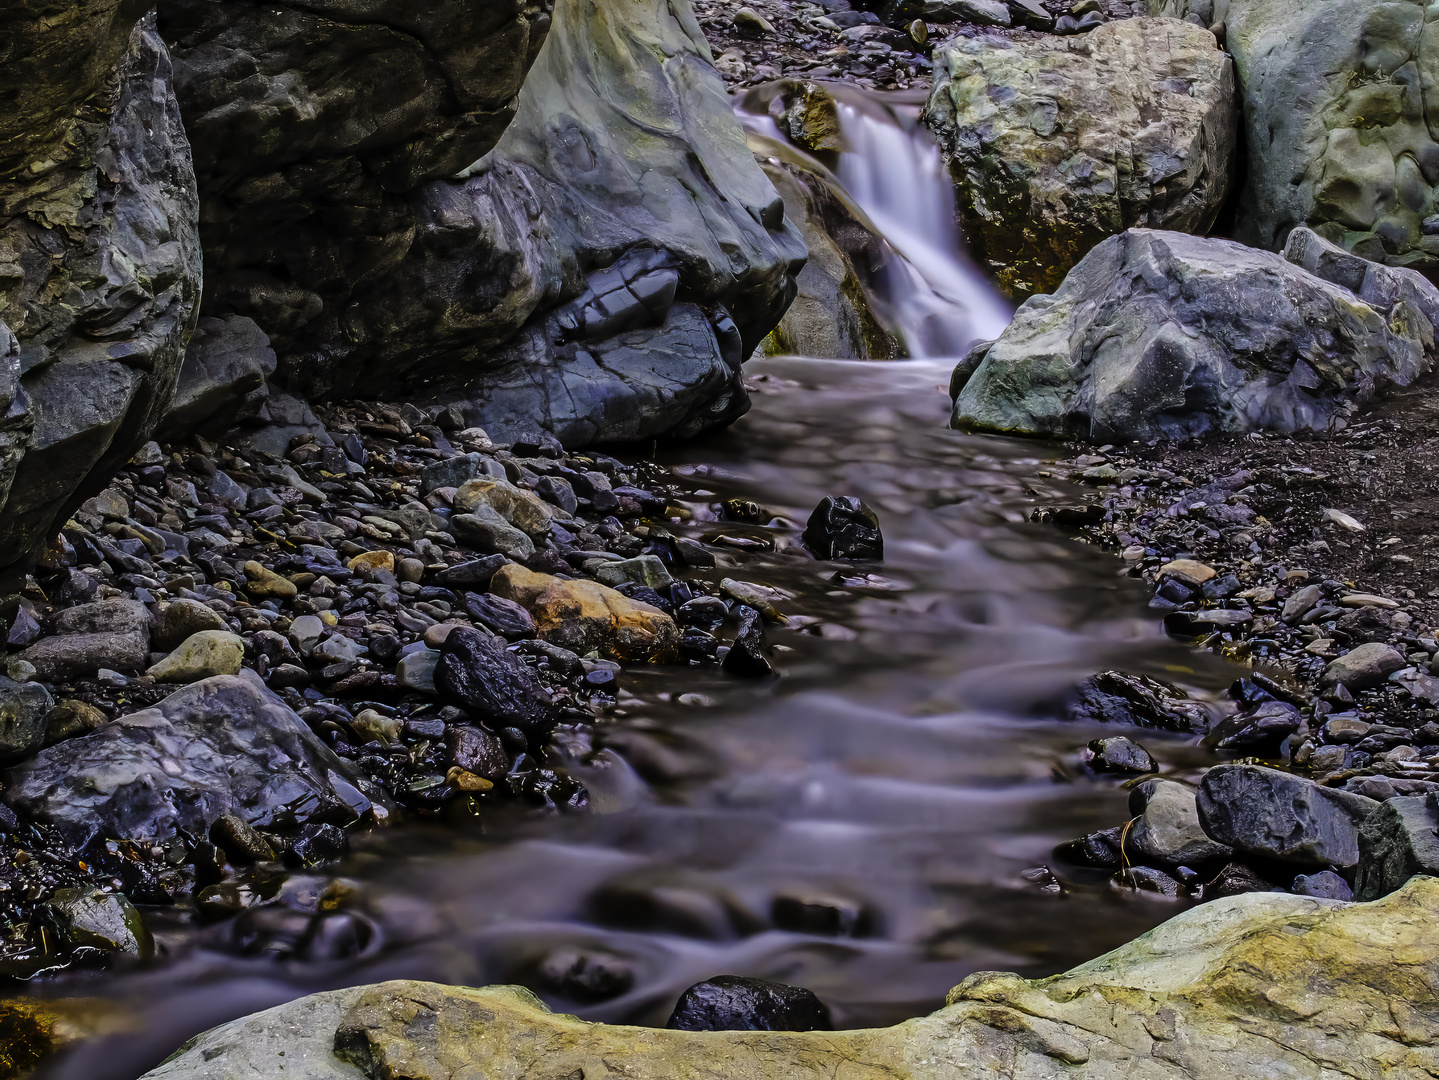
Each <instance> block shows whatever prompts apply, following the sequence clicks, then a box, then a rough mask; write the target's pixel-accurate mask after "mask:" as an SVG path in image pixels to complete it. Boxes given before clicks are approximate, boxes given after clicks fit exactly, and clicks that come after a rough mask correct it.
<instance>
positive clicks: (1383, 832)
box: [1354, 795, 1439, 900]
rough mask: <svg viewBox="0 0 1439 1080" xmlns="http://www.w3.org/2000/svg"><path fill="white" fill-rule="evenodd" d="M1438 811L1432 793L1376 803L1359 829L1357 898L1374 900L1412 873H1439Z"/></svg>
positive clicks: (1401, 882) (1355, 883)
mask: <svg viewBox="0 0 1439 1080" xmlns="http://www.w3.org/2000/svg"><path fill="white" fill-rule="evenodd" d="M1436 828H1439V813H1436V812H1435V809H1434V797H1433V796H1432V795H1431V796H1428V797H1424V796H1418V795H1415V796H1408V797H1400V798H1397V799H1390V800H1388V801H1387V802H1384V803H1382V804H1380V806H1379V808H1378V809H1377V810H1375V811H1374V813H1372V814H1370V815H1369V816H1368V817H1367V818H1366V819H1365V821H1364V824H1363V825H1362V826H1361V827H1360V829H1359V865H1358V866H1357V867H1356V868H1355V871H1354V896H1355V899H1357V900H1377V899H1379V897H1381V896H1387V895H1389V894H1390V893H1391V892H1393V891H1394V890H1395V889H1397V888H1399V887H1400V886H1401V885H1403V884H1404V883H1405V882H1406V881H1408V880H1409V879H1410V878H1411V877H1413V876H1414V875H1415V874H1429V875H1431V876H1439V837H1436V835H1435V830H1436Z"/></svg>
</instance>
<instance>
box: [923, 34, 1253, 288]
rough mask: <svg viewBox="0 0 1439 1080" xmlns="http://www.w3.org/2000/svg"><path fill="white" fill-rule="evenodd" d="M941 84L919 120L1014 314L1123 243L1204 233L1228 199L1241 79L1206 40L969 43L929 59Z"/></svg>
mask: <svg viewBox="0 0 1439 1080" xmlns="http://www.w3.org/2000/svg"><path fill="white" fill-rule="evenodd" d="M934 75H935V77H934V86H933V90H932V91H931V94H930V98H929V103H928V105H927V106H926V108H925V112H924V120H925V123H926V124H928V125H929V127H930V128H931V129H932V130H933V131H934V133H935V136H936V137H937V138H938V140H939V144H940V147H941V148H942V149H943V151H944V154H945V158H946V160H947V161H948V163H949V167H950V172H951V175H952V176H953V178H954V183H955V190H956V194H957V195H958V202H959V212H960V217H961V220H962V222H963V224H964V227H965V233H966V235H967V237H968V238H969V241H970V244H971V248H972V250H973V252H974V254H975V257H976V258H978V259H979V260H980V261H981V262H982V263H984V264H985V265H986V266H988V267H989V269H990V270H991V271H992V272H993V273H994V275H995V278H996V281H997V283H998V285H999V287H1000V288H1001V289H1002V290H1003V291H1004V292H1006V293H1008V294H1009V295H1011V296H1013V297H1015V298H1017V299H1022V298H1024V297H1027V296H1031V295H1033V294H1035V293H1047V292H1050V291H1052V290H1053V289H1054V288H1055V287H1057V286H1058V285H1059V283H1060V281H1061V280H1063V278H1064V275H1065V274H1066V273H1067V272H1068V270H1069V268H1070V267H1072V266H1073V265H1074V264H1075V263H1077V262H1078V261H1079V260H1080V259H1081V258H1083V257H1084V255H1085V253H1086V252H1088V251H1089V250H1090V248H1092V247H1094V245H1095V244H1097V243H1099V242H1100V241H1101V240H1103V239H1105V238H1106V237H1108V236H1112V235H1113V234H1115V233H1118V232H1122V231H1124V230H1125V229H1127V228H1133V227H1137V226H1142V227H1145V228H1152V229H1174V230H1177V231H1181V232H1195V233H1203V232H1205V231H1206V230H1207V229H1208V228H1209V226H1210V225H1211V224H1212V223H1213V221H1214V219H1215V217H1216V216H1217V215H1218V213H1219V210H1220V207H1221V206H1222V205H1223V203H1224V200H1225V198H1226V197H1227V195H1228V193H1229V189H1230V182H1231V175H1232V173H1233V170H1234V160H1233V159H1234V150H1235V145H1236V139H1237V127H1238V116H1237V110H1236V104H1235V87H1234V73H1233V65H1232V64H1231V62H1230V60H1229V57H1228V56H1226V55H1225V54H1224V53H1223V52H1222V51H1221V50H1219V49H1218V48H1217V47H1216V45H1215V41H1214V37H1213V35H1212V34H1210V33H1209V32H1208V31H1207V30H1205V29H1203V28H1202V27H1198V26H1193V25H1190V24H1189V23H1184V22H1176V21H1174V20H1171V19H1150V18H1142V19H1124V20H1118V21H1115V22H1109V23H1105V24H1103V25H1101V26H1100V27H1099V28H1098V29H1096V30H1094V31H1093V32H1091V33H1088V34H1081V35H1075V36H1069V37H1056V36H1051V35H1009V34H1006V33H1002V32H998V31H989V32H983V33H978V34H965V35H961V36H959V37H955V38H952V39H951V40H949V41H947V42H945V43H944V44H943V45H941V46H940V47H939V48H938V49H937V50H936V51H935V73H934Z"/></svg>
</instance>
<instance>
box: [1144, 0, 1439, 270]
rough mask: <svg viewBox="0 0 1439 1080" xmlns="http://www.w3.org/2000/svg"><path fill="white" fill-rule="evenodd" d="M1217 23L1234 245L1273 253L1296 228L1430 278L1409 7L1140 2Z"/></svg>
mask: <svg viewBox="0 0 1439 1080" xmlns="http://www.w3.org/2000/svg"><path fill="white" fill-rule="evenodd" d="M1150 8H1151V10H1152V11H1154V12H1155V13H1163V14H1167V15H1173V16H1177V17H1179V18H1184V17H1186V16H1193V17H1196V18H1198V19H1199V20H1201V21H1203V22H1204V23H1205V24H1206V25H1208V24H1214V23H1222V24H1223V25H1224V28H1225V38H1226V44H1227V47H1228V49H1229V51H1230V53H1231V54H1233V56H1234V64H1235V68H1236V71H1237V73H1238V76H1239V83H1240V96H1241V103H1242V108H1243V113H1244V140H1245V144H1246V147H1247V150H1248V153H1247V162H1248V164H1247V170H1246V176H1245V180H1244V186H1243V188H1242V190H1241V193H1240V205H1239V214H1238V221H1237V224H1236V232H1235V236H1236V238H1238V239H1240V240H1243V241H1244V242H1245V243H1249V244H1256V245H1259V246H1261V247H1267V248H1270V249H1272V250H1276V251H1277V250H1278V249H1279V248H1281V247H1283V245H1284V242H1285V239H1286V238H1287V237H1288V235H1289V232H1290V230H1291V229H1293V228H1295V227H1296V226H1299V225H1308V226H1309V227H1310V228H1313V229H1315V230H1316V231H1318V232H1319V233H1320V234H1321V235H1323V236H1325V237H1326V238H1327V239H1329V240H1333V241H1335V242H1336V243H1338V244H1341V245H1342V246H1343V247H1345V248H1348V249H1349V250H1352V251H1355V252H1357V253H1359V254H1362V255H1364V256H1365V257H1366V258H1370V259H1376V260H1380V261H1383V262H1387V263H1390V264H1391V265H1395V266H1413V267H1415V268H1417V269H1422V270H1426V271H1429V270H1434V269H1439V219H1436V217H1435V215H1436V213H1439V133H1436V131H1435V130H1434V128H1433V126H1432V125H1433V118H1434V113H1433V110H1434V104H1433V101H1432V97H1431V87H1432V86H1433V85H1434V80H1435V77H1436V75H1439V37H1436V36H1435V34H1434V30H1433V15H1432V14H1430V13H1429V11H1428V9H1426V6H1425V5H1424V4H1423V3H1420V2H1417V0H1397V2H1396V0H1150Z"/></svg>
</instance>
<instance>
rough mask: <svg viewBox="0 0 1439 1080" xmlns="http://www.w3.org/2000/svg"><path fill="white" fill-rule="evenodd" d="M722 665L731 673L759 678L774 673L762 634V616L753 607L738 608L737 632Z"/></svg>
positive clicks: (767, 647) (767, 643)
mask: <svg viewBox="0 0 1439 1080" xmlns="http://www.w3.org/2000/svg"><path fill="white" fill-rule="evenodd" d="M723 667H724V669H725V670H726V671H728V672H729V673H730V674H732V675H742V676H744V677H746V678H751V679H761V678H764V677H765V676H766V675H773V674H774V665H773V664H771V663H770V658H769V642H768V641H767V640H766V639H765V635H764V617H763V616H762V615H760V613H759V612H758V611H756V610H755V609H754V608H750V607H746V608H741V609H740V617H739V632H738V633H736V634H735V637H734V643H733V644H732V645H730V649H729V652H728V653H726V654H725V658H724V664H723Z"/></svg>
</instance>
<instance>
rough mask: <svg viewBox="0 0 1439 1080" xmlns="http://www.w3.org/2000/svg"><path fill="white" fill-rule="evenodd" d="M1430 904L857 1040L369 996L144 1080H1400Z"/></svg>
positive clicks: (504, 996)
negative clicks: (614, 1078) (610, 1022)
mask: <svg viewBox="0 0 1439 1080" xmlns="http://www.w3.org/2000/svg"><path fill="white" fill-rule="evenodd" d="M1436 903H1439V881H1436V880H1435V879H1434V878H1422V877H1416V878H1414V879H1413V880H1411V881H1410V882H1409V884H1408V885H1407V886H1405V887H1404V888H1403V889H1402V890H1400V891H1399V892H1397V893H1394V894H1392V895H1390V896H1388V897H1386V898H1384V899H1383V900H1380V901H1377V902H1375V903H1372V904H1343V903H1339V902H1337V901H1333V900H1320V899H1315V898H1310V897H1301V896H1292V895H1288V894H1283V893H1249V894H1246V895H1243V896H1235V897H1229V898H1226V899H1223V900H1216V901H1213V902H1212V903H1208V904H1204V905H1203V906H1201V907H1198V908H1195V909H1193V910H1190V911H1187V912H1185V913H1183V914H1182V915H1179V916H1177V917H1176V918H1173V919H1171V920H1169V921H1168V922H1167V923H1164V924H1163V925H1161V926H1160V927H1158V928H1157V929H1155V930H1153V931H1151V932H1150V933H1148V934H1145V935H1144V936H1143V937H1141V938H1138V939H1137V940H1135V941H1132V942H1130V943H1129V944H1127V945H1124V946H1122V947H1121V948H1119V949H1117V950H1115V951H1114V952H1112V953H1109V954H1107V955H1106V956H1102V957H1100V958H1099V959H1097V960H1094V961H1092V962H1090V963H1088V964H1084V965H1082V966H1080V967H1078V968H1075V969H1074V970H1073V971H1070V972H1068V973H1067V974H1064V975H1058V976H1055V977H1054V978H1052V979H1044V980H1038V981H1034V982H1030V981H1026V980H1024V979H1021V978H1019V977H1018V976H1016V975H1009V974H1004V973H1001V972H992V971H987V972H979V973H977V974H975V975H971V976H970V977H969V978H968V979H966V980H965V981H964V982H962V983H960V985H959V986H957V987H955V988H954V990H952V991H951V992H950V995H949V1002H950V1004H949V1006H948V1007H947V1008H945V1009H942V1010H940V1011H939V1012H937V1013H934V1014H933V1015H931V1016H928V1017H924V1018H922V1019H918V1020H911V1021H908V1022H907V1023H904V1024H900V1025H898V1026H896V1027H892V1028H880V1029H871V1030H866V1031H834V1032H829V1031H805V1032H775V1031H726V1032H691V1031H665V1030H658V1029H652V1028H635V1027H618V1026H616V1027H611V1026H607V1025H604V1024H587V1023H582V1022H580V1021H578V1020H575V1019H573V1018H572V1017H567V1016H559V1015H556V1014H554V1013H551V1012H549V1011H548V1010H547V1009H545V1008H544V1006H542V1005H541V1004H540V1003H539V1002H538V1001H536V1000H535V998H534V997H533V996H531V995H530V994H529V993H528V992H527V991H524V990H519V989H517V988H514V987H492V988H489V989H484V990H471V989H465V988H462V987H448V986H438V985H435V984H432V983H416V982H389V983H380V984H378V985H375V986H369V987H356V988H352V989H348V990H338V991H332V992H329V993H324V994H315V995H312V996H310V997H307V998H301V999H300V1000H299V1001H294V1002H291V1003H289V1004H287V1005H281V1006H279V1007H278V1008H275V1009H270V1010H268V1011H267V1012H262V1013H257V1014H255V1015H254V1016H251V1017H248V1018H246V1019H244V1020H237V1021H235V1022H234V1023H231V1024H226V1025H224V1026H222V1027H218V1028H215V1029H214V1030H212V1031H209V1032H206V1033H205V1034H203V1035H200V1036H198V1037H197V1038H196V1039H194V1040H192V1041H191V1042H190V1043H188V1044H186V1046H185V1047H184V1048H183V1052H182V1053H179V1054H177V1055H176V1056H174V1057H172V1058H171V1059H170V1060H169V1061H167V1062H166V1063H165V1064H163V1065H161V1066H160V1067H159V1068H157V1069H155V1070H154V1071H152V1072H150V1073H147V1074H146V1075H147V1077H149V1078H150V1080H228V1078H230V1077H237V1078H238V1077H248V1076H268V1075H275V1074H277V1073H279V1072H282V1071H283V1073H284V1075H285V1076H287V1077H292V1078H294V1080H321V1078H324V1080H341V1078H343V1080H359V1078H361V1077H366V1076H370V1077H374V1076H405V1077H410V1078H412V1080H432V1078H433V1080H440V1078H448V1077H452V1076H455V1075H458V1074H465V1075H484V1076H495V1077H510V1076H537V1075H543V1076H571V1075H579V1074H580V1073H583V1074H584V1075H586V1076H589V1075H591V1074H592V1073H593V1072H594V1071H595V1070H597V1069H603V1070H609V1071H611V1072H623V1074H624V1075H625V1076H627V1077H632V1078H634V1080H662V1078H663V1080H700V1078H710V1077H717V1076H722V1077H725V1078H727V1080H759V1078H774V1080H779V1078H785V1080H795V1078H804V1077H816V1078H818V1077H826V1078H827V1077H832V1076H835V1075H836V1074H837V1073H838V1074H839V1075H842V1076H845V1077H850V1078H854V1080H890V1078H893V1077H895V1076H905V1077H910V1078H912V1080H941V1078H945V1080H950V1078H954V1077H981V1076H1024V1077H1031V1078H1034V1080H1059V1078H1061V1077H1063V1078H1066V1080H1089V1078H1092V1080H1109V1078H1111V1077H1115V1076H1128V1075H1142V1076H1144V1077H1147V1078H1150V1080H1220V1078H1225V1080H1227V1078H1230V1077H1233V1076H1234V1075H1235V1073H1236V1070H1238V1071H1241V1072H1242V1071H1244V1070H1246V1069H1253V1067H1254V1064H1255V1063H1256V1062H1262V1063H1263V1065H1264V1068H1265V1069H1266V1070H1267V1072H1268V1073H1270V1074H1273V1075H1284V1076H1306V1077H1307V1076H1316V1077H1317V1076H1328V1075H1348V1076H1365V1077H1370V1076H1373V1077H1378V1076H1380V1075H1381V1074H1382V1075H1384V1076H1395V1077H1414V1078H1416V1080H1418V1078H1420V1077H1425V1076H1428V1075H1430V1072H1431V1071H1432V1067H1433V1061H1434V1054H1435V1047H1436V1043H1439V995H1436V992H1435V989H1434V986H1433V985H1432V980H1431V979H1430V978H1428V977H1427V976H1428V972H1430V971H1431V970H1432V969H1433V966H1434V964H1435V963H1436V962H1439V925H1436V923H1435V920H1434V918H1433V910H1434V905H1435V904H1436ZM1396 1010H1399V1011H1400V1012H1402V1015H1401V1016H1399V1018H1398V1019H1396V1018H1395V1016H1396ZM596 1062H599V1063H601V1064H599V1065H596ZM1136 1070H1138V1072H1136Z"/></svg>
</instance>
